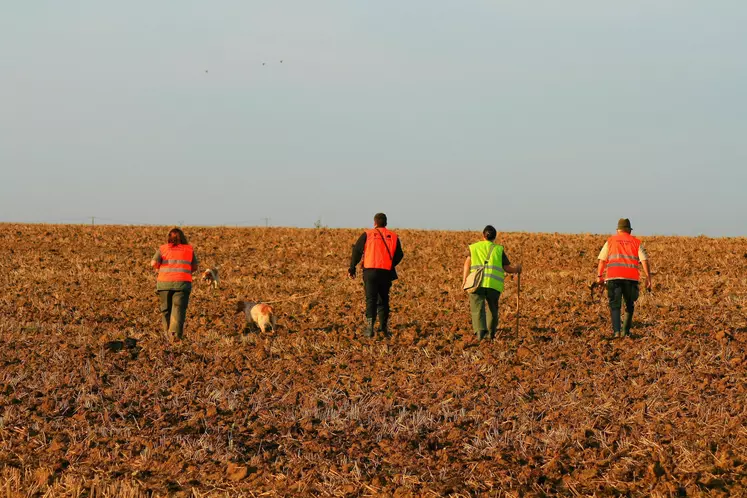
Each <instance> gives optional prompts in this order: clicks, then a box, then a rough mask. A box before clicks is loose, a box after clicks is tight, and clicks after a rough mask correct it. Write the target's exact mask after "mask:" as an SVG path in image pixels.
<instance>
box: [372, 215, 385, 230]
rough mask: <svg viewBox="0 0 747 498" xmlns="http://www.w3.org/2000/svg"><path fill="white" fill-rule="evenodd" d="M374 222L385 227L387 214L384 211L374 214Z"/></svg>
mask: <svg viewBox="0 0 747 498" xmlns="http://www.w3.org/2000/svg"><path fill="white" fill-rule="evenodd" d="M374 223H376V226H377V227H385V226H386V215H385V214H384V213H376V214H375V215H374Z"/></svg>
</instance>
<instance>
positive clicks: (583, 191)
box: [0, 0, 747, 236]
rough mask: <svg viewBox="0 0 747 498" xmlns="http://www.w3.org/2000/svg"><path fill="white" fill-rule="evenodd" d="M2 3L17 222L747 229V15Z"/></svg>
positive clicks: (428, 3)
mask: <svg viewBox="0 0 747 498" xmlns="http://www.w3.org/2000/svg"><path fill="white" fill-rule="evenodd" d="M2 10H3V15H2V16H0V68H1V69H0V168H2V177H1V178H2V179H1V180H0V222H11V221H12V222H51V223H89V222H90V220H91V216H95V217H96V220H97V222H98V223H124V224H159V225H161V224H162V225H176V224H181V225H187V226H188V225H240V226H252V225H260V226H261V225H265V224H268V225H272V226H298V227H312V226H314V224H315V223H317V224H321V225H325V226H329V227H367V226H370V225H371V223H372V218H373V215H374V214H375V213H376V212H379V211H383V212H385V213H387V215H388V217H389V226H390V227H391V228H422V229H445V230H482V228H483V227H484V226H485V225H486V224H493V225H495V226H496V228H497V229H498V230H499V231H524V232H565V233H609V232H614V229H615V227H616V224H617V220H618V218H620V217H628V218H630V220H631V222H632V225H633V228H634V233H637V234H643V235H645V234H664V235H669V234H677V235H699V234H703V235H708V236H746V235H747V228H746V227H747V224H746V223H745V220H746V219H747V216H745V215H746V214H747V195H745V194H744V193H743V192H744V190H745V185H747V56H745V47H747V30H745V29H744V26H746V25H747V2H744V1H743V0H717V1H714V2H703V1H700V0H697V1H691V0H670V1H664V0H629V1H626V2H599V1H598V0H568V1H564V2H557V1H550V0H536V1H533V2H524V1H519V0H516V1H500V0H468V1H465V2H455V1H451V0H448V1H447V0H408V1H406V2H403V1H401V0H397V1H394V0H377V1H375V2H369V1H365V2H364V1H350V0H317V1H314V2H309V1H308V0H297V1H291V0H271V1H269V0H268V1H261V2H260V1H253V0H215V1H211V2H205V1H194V0H182V1H180V2H152V1H147V2H146V1H144V0H130V1H128V2H101V1H97V0H69V1H65V2H60V1H58V0H37V1H34V2H9V3H8V4H7V5H5V6H3V9H2ZM281 61H282V62H281Z"/></svg>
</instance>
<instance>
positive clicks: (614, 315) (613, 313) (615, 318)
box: [610, 308, 622, 334]
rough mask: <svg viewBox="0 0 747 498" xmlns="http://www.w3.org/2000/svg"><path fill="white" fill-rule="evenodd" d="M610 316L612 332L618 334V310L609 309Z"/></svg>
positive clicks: (619, 327)
mask: <svg viewBox="0 0 747 498" xmlns="http://www.w3.org/2000/svg"><path fill="white" fill-rule="evenodd" d="M610 315H611V316H612V330H614V331H616V332H617V333H618V334H619V333H620V329H621V328H622V327H621V326H620V308H615V309H610Z"/></svg>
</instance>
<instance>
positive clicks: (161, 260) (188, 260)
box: [150, 228, 199, 340]
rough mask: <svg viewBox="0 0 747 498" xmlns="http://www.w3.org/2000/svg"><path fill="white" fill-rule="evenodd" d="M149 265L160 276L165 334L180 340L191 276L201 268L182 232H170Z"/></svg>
mask: <svg viewBox="0 0 747 498" xmlns="http://www.w3.org/2000/svg"><path fill="white" fill-rule="evenodd" d="M150 264H151V266H153V269H155V270H156V271H157V272H158V283H157V284H156V293H157V294H158V297H159V300H160V309H161V317H162V319H163V331H164V332H165V333H169V332H171V333H172V334H174V337H176V339H177V340H181V339H182V337H183V335H184V319H185V318H186V316H187V306H188V305H189V294H190V293H191V292H192V274H193V273H194V272H196V271H197V266H198V264H199V262H198V261H197V256H196V255H195V252H194V249H192V246H191V245H189V244H188V243H187V237H185V236H184V232H182V231H181V229H179V228H172V229H171V231H170V232H169V235H168V239H167V242H166V244H163V245H162V246H160V247H159V248H158V250H156V253H155V254H154V255H153V259H152V260H151V262H150Z"/></svg>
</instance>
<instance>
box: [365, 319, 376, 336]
mask: <svg viewBox="0 0 747 498" xmlns="http://www.w3.org/2000/svg"><path fill="white" fill-rule="evenodd" d="M375 323H376V318H366V328H365V329H363V336H364V337H373V336H374V324H375Z"/></svg>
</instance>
